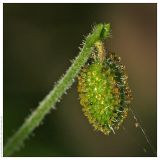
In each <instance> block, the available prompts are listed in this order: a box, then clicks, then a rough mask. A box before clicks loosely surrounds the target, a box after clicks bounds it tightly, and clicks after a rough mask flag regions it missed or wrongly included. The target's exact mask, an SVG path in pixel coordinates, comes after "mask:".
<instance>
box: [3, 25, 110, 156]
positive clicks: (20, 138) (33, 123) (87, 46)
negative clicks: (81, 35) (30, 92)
mask: <svg viewBox="0 0 160 160" xmlns="http://www.w3.org/2000/svg"><path fill="white" fill-rule="evenodd" d="M109 36H110V24H99V25H97V26H95V27H94V29H93V31H92V33H91V34H89V35H88V36H87V38H86V40H85V42H84V45H83V48H82V49H81V51H80V53H79V55H78V56H77V57H76V58H75V60H74V61H73V64H72V65H71V67H70V68H69V69H68V70H67V72H66V73H65V75H64V76H63V77H62V78H61V79H60V80H59V81H58V83H57V85H56V86H55V87H54V88H53V89H52V90H51V91H50V92H49V94H48V95H47V96H46V97H45V98H44V99H43V100H42V102H41V103H40V104H39V106H38V107H37V109H36V110H35V111H34V112H33V113H32V114H31V115H30V116H29V117H28V118H27V119H26V121H25V122H24V123H23V124H22V126H21V127H20V128H19V130H18V131H17V132H16V133H15V134H14V135H13V136H12V137H11V138H10V139H9V141H8V143H7V144H6V145H5V147H4V156H10V155H12V154H13V153H14V152H15V151H16V150H17V149H19V148H20V146H21V145H22V144H23V142H24V140H25V139H26V138H27V137H28V136H29V134H30V133H31V132H32V131H33V130H34V129H35V128H36V127H37V126H38V125H39V124H40V123H41V121H42V120H43V118H44V117H45V115H46V114H47V113H49V111H50V110H51V108H53V107H55V104H56V102H57V101H58V99H59V98H60V97H61V96H62V95H63V93H64V92H65V91H66V90H67V89H68V88H69V87H70V86H71V85H72V83H73V80H74V78H75V77H76V76H77V74H78V73H79V71H80V69H81V67H82V66H83V65H84V64H85V63H86V61H87V59H88V58H89V56H90V54H91V52H92V50H93V49H94V44H95V43H96V42H97V41H99V40H104V39H105V38H107V37H109Z"/></svg>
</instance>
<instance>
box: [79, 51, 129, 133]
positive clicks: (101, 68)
mask: <svg viewBox="0 0 160 160" xmlns="http://www.w3.org/2000/svg"><path fill="white" fill-rule="evenodd" d="M78 92H79V97H80V104H81V105H82V107H83V108H82V110H83V112H84V115H85V116H86V117H87V118H88V120H89V122H90V123H91V124H92V125H93V127H94V128H95V129H96V130H99V131H101V132H103V133H104V134H109V133H110V132H111V131H112V132H114V133H115V131H114V130H115V129H118V128H119V126H120V125H121V123H122V122H123V120H124V119H125V118H126V116H127V112H128V107H129V104H130V101H131V99H132V96H131V90H130V88H129V86H128V80H127V75H126V71H125V67H124V66H123V65H121V64H120V57H118V56H116V55H115V54H114V53H108V54H107V56H105V59H104V61H103V62H102V61H101V59H100V58H95V57H94V58H93V57H91V60H90V63H88V64H86V65H85V66H84V67H83V68H82V70H81V72H80V74H79V76H78Z"/></svg>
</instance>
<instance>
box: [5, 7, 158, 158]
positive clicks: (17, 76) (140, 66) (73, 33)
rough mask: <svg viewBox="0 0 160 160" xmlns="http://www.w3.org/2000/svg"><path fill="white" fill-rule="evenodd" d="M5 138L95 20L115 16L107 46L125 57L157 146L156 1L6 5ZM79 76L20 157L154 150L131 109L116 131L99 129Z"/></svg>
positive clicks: (139, 109)
mask: <svg viewBox="0 0 160 160" xmlns="http://www.w3.org/2000/svg"><path fill="white" fill-rule="evenodd" d="M3 9H4V11H3V13H4V26H3V27H4V35H3V37H4V48H3V49H4V55H3V57H4V144H5V143H6V141H7V140H8V138H9V137H10V136H11V135H12V134H13V133H15V131H16V130H17V129H18V128H19V127H20V126H21V124H22V123H23V122H24V120H25V118H26V117H27V116H28V115H29V114H30V113H31V112H32V111H33V110H34V109H35V108H36V107H37V105H38V103H39V102H40V101H41V100H42V99H43V97H44V96H45V95H46V94H47V93H48V92H49V91H50V90H51V89H52V87H53V85H54V83H55V82H56V81H57V80H58V79H59V78H60V77H61V76H62V74H63V73H64V72H65V71H66V70H67V68H68V67H69V66H70V65H71V63H70V60H71V59H73V58H74V57H75V56H77V54H78V52H79V49H78V47H79V46H80V44H81V43H82V40H83V39H84V36H86V35H87V34H88V33H89V32H90V31H91V26H93V25H94V24H96V23H105V22H110V23H111V26H112V39H109V40H107V41H106V48H107V49H109V50H111V51H113V52H116V53H117V54H118V55H119V56H121V57H122V62H123V64H125V65H126V68H127V71H128V74H129V84H130V87H131V89H132V91H133V97H134V100H133V101H132V104H131V107H132V108H133V110H134V112H135V114H137V115H138V118H139V119H140V121H141V124H142V126H143V127H144V128H145V131H146V133H147V134H148V136H149V139H150V142H151V143H152V145H153V147H154V148H155V151H156V148H157V89H156V88H157V75H156V73H157V71H156V68H157V5H156V4H4V8H3ZM76 85H77V81H76V83H74V85H73V86H72V87H71V88H70V89H69V90H68V94H67V95H64V96H63V98H62V100H61V102H60V103H58V104H57V105H56V108H57V110H52V111H51V112H50V114H49V115H47V116H46V117H45V119H44V121H43V125H40V126H39V127H38V128H37V129H36V130H35V131H34V133H32V135H31V136H30V138H29V139H28V140H27V141H26V143H25V145H24V147H23V148H22V149H21V150H20V151H18V152H16V153H15V154H14V155H13V156H115V157H116V156H154V154H153V152H152V150H151V149H150V147H149V145H148V144H147V142H146V140H145V138H144V136H143V135H142V133H141V132H140V130H139V128H135V125H134V123H135V121H134V119H133V116H132V114H131V113H129V115H128V118H127V119H126V120H125V122H124V123H123V125H122V127H121V128H120V130H118V131H117V132H116V134H115V135H114V134H110V135H109V136H105V135H103V134H102V133H100V132H96V131H94V130H93V127H92V126H91V125H90V124H89V123H88V120H87V119H86V117H85V116H84V115H83V113H82V110H81V106H80V104H79V100H78V94H77V90H76Z"/></svg>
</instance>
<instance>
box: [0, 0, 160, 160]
mask: <svg viewBox="0 0 160 160" xmlns="http://www.w3.org/2000/svg"><path fill="white" fill-rule="evenodd" d="M3 3H158V0H134V1H133V0H132V1H127V0H124V1H123V2H122V1H120V0H112V1H111V0H107V1H105V0H98V1H97V0H81V1H80V0H74V1H67V0H55V1H53V0H46V1H44V0H43V1H42V0H34V1H32V0H15V1H14V0H3V1H1V2H0V35H1V38H0V104H1V105H0V117H2V116H3ZM159 14H160V8H159V4H157V30H158V28H159V27H160V16H159ZM157 33H158V37H157V124H158V125H157V156H158V157H76V159H85V160H86V159H87V160H89V159H91V158H92V159H104V158H105V159H111V160H117V159H119V160H124V159H136V160H142V159H148V160H158V158H160V147H159V146H160V141H159V136H158V135H159V134H160V127H159V124H160V118H159V117H160V112H159V109H158V108H159V106H160V105H159V104H160V100H159V98H160V92H159V91H160V85H159V83H158V80H160V73H159V72H158V71H159V70H160V55H159V54H160V53H159V49H158V46H160V33H159V32H157ZM158 97H159V98H158ZM2 136H3V135H2ZM0 147H2V146H0ZM1 151H3V150H1ZM51 158H54V159H64V157H15V158H14V157H3V158H2V159H7V160H13V159H16V160H17V159H26V160H32V159H51ZM65 159H75V157H65Z"/></svg>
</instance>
